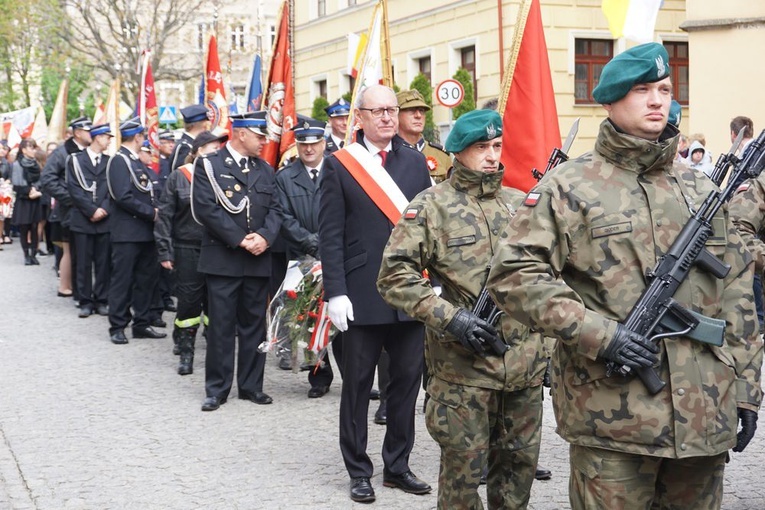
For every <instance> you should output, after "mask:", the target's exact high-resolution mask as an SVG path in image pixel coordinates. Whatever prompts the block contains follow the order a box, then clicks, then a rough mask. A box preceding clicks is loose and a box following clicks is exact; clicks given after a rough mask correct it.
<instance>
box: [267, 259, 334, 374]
mask: <svg viewBox="0 0 765 510" xmlns="http://www.w3.org/2000/svg"><path fill="white" fill-rule="evenodd" d="M266 321H267V327H268V333H267V334H268V337H267V338H266V341H265V342H264V343H263V344H262V345H261V346H260V351H261V352H267V351H270V350H273V351H274V352H276V354H278V355H286V354H287V353H288V352H289V355H290V356H291V358H292V367H293V371H297V367H298V363H297V356H298V353H299V352H300V351H306V352H305V358H306V361H310V362H311V363H315V364H316V365H317V366H318V365H320V364H321V363H322V360H323V359H324V355H325V354H326V351H327V345H328V344H329V338H330V335H331V334H332V333H334V327H333V326H332V323H331V322H330V321H329V316H328V315H327V312H326V303H324V287H323V285H322V278H321V262H319V261H318V260H316V259H314V258H312V257H307V258H305V259H302V260H300V261H293V262H291V263H290V266H289V268H288V270H287V275H286V276H285V278H284V282H282V285H281V287H279V290H278V291H277V293H276V296H275V297H274V299H273V300H272V301H271V304H270V305H269V307H268V314H267V316H266Z"/></svg>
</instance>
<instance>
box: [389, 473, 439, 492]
mask: <svg viewBox="0 0 765 510" xmlns="http://www.w3.org/2000/svg"><path fill="white" fill-rule="evenodd" d="M383 485H384V486H386V487H394V488H396V489H401V490H402V491H404V492H408V493H409V494H427V493H429V492H430V491H431V490H433V489H431V487H430V485H428V484H427V483H425V482H423V481H422V480H420V479H419V478H417V477H416V476H414V473H412V472H411V471H406V472H404V473H401V474H400V475H392V474H390V473H383Z"/></svg>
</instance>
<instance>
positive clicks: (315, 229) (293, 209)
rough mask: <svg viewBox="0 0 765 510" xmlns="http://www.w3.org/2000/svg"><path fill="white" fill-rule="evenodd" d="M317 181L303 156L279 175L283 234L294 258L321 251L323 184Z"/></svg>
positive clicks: (277, 184)
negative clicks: (320, 206)
mask: <svg viewBox="0 0 765 510" xmlns="http://www.w3.org/2000/svg"><path fill="white" fill-rule="evenodd" d="M321 176H322V172H320V173H319V177H318V178H317V180H316V183H314V182H313V181H312V180H311V177H310V175H309V174H308V171H307V170H306V168H305V165H304V164H303V162H302V161H300V160H299V159H298V160H297V161H295V162H293V163H292V164H291V165H289V166H286V167H284V168H283V169H282V170H280V171H279V173H277V174H276V186H277V188H278V191H279V194H278V196H279V205H280V206H281V213H282V229H281V235H282V237H283V238H284V239H285V241H286V242H287V251H288V257H289V258H290V259H293V258H297V257H300V256H303V255H311V256H313V257H318V256H319V254H318V252H319V183H320V181H321Z"/></svg>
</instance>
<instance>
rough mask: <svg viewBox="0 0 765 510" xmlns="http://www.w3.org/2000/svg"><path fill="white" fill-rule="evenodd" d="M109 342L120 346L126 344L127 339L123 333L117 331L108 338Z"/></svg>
mask: <svg viewBox="0 0 765 510" xmlns="http://www.w3.org/2000/svg"><path fill="white" fill-rule="evenodd" d="M109 340H111V341H112V343H113V344H117V345H122V344H126V343H128V339H127V337H126V336H125V333H123V332H122V331H117V332H116V333H112V334H111V336H110V337H109Z"/></svg>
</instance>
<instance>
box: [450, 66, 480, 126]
mask: <svg viewBox="0 0 765 510" xmlns="http://www.w3.org/2000/svg"><path fill="white" fill-rule="evenodd" d="M452 78H454V79H455V80H457V81H458V82H460V83H461V84H462V88H463V89H465V98H464V99H463V100H462V102H461V103H460V104H459V106H457V107H455V108H453V109H452V118H453V119H454V120H457V119H459V118H460V115H462V114H465V113H467V112H472V111H473V110H475V92H473V78H472V77H471V76H470V73H469V72H467V70H466V69H465V68H463V67H460V68H459V69H457V72H456V73H454V76H452Z"/></svg>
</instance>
